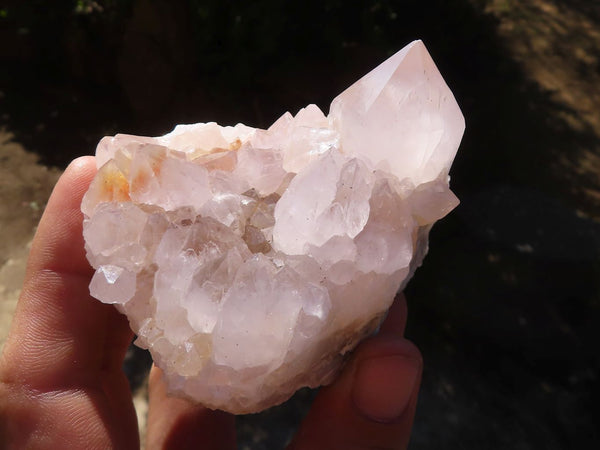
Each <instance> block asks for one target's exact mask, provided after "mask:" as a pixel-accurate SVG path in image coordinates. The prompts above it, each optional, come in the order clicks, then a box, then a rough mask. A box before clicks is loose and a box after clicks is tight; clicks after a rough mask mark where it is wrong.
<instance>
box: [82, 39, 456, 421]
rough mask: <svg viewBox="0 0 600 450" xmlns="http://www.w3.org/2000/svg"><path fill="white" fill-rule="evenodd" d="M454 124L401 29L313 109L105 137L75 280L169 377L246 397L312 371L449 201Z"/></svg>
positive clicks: (329, 370)
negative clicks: (350, 81) (391, 48)
mask: <svg viewBox="0 0 600 450" xmlns="http://www.w3.org/2000/svg"><path fill="white" fill-rule="evenodd" d="M463 130H464V119H463V117H462V115H461V113H460V110H459V108H458V105H457V104H456V101H455V100H454V97H453V96H452V93H451V92H450V90H449V89H448V87H447V86H446V84H445V83H444V81H443V79H442V77H441V75H440V74H439V72H438V71H437V69H436V67H435V65H434V63H433V61H432V60H431V58H430V56H429V54H428V53H427V50H426V49H425V47H424V45H423V44H422V43H421V42H420V41H415V42H413V43H411V44H409V45H408V46H407V47H405V48H404V49H402V50H401V51H400V52H398V53H397V54H395V55H394V56H392V57H391V58H390V59H389V60H387V61H386V62H384V63H383V64H382V65H381V66H379V67H378V68H376V69H375V70H373V71H372V72H371V73H369V74H368V75H366V76H365V77H364V78H362V79H361V80H359V81H358V82H356V83H355V84H354V85H352V86H351V87H350V88H348V89H347V90H346V91H344V92H343V93H342V94H340V95H339V96H338V97H337V98H336V99H335V100H334V101H333V103H332V105H331V110H330V114H329V116H328V117H326V116H325V115H324V114H323V113H322V112H321V111H320V110H319V108H318V107H316V106H315V105H309V106H307V107H306V108H304V109H302V110H300V111H299V112H298V114H296V116H292V115H291V114H289V113H286V114H284V115H283V116H282V117H281V118H280V119H279V120H277V121H276V122H275V123H274V124H273V125H272V126H271V127H270V128H269V129H268V130H260V129H254V128H250V127H247V126H245V125H241V124H240V125H237V126H235V127H221V126H219V125H217V124H215V123H207V124H195V125H178V126H177V127H176V128H175V129H174V130H173V132H171V133H169V134H167V135H165V136H162V137H156V138H149V137H138V136H128V135H116V136H114V137H107V138H104V139H103V140H102V141H100V143H99V144H98V148H97V151H96V158H97V164H98V169H99V170H98V174H97V175H96V178H95V179H94V180H93V182H92V184H91V186H90V189H89V191H88V192H87V193H86V195H85V197H84V200H83V203H82V211H83V213H84V216H85V220H84V237H85V242H86V250H87V255H88V259H89V261H90V263H91V264H92V266H93V267H94V268H95V269H96V273H95V275H94V277H93V279H92V282H91V284H90V292H91V293H92V295H93V296H94V297H96V298H97V299H98V300H100V301H102V302H104V303H110V304H114V305H116V307H117V308H118V309H119V310H120V311H121V312H123V313H124V314H126V315H127V317H128V318H129V321H130V324H131V327H132V329H133V331H134V332H135V333H136V334H137V335H138V339H137V341H136V343H137V344H138V345H139V346H141V347H144V348H148V349H149V350H150V352H151V353H152V356H153V358H154V361H155V362H156V364H157V365H158V366H160V367H161V368H162V369H163V371H164V373H165V377H166V380H167V382H168V385H169V389H170V391H171V393H173V394H176V395H181V396H185V397H188V398H191V399H193V400H195V401H198V402H201V403H203V404H204V405H206V406H208V407H211V408H218V409H223V410H226V411H230V412H233V413H246V412H254V411H259V410H261V409H264V408H267V407H269V406H272V405H275V404H277V403H280V402H282V401H285V400H286V399H287V398H289V397H290V396H291V395H292V394H293V393H294V392H295V391H296V390H297V389H299V388H300V387H303V386H312V387H314V386H318V385H320V384H323V383H327V382H329V381H330V380H331V379H332V377H333V376H334V375H335V373H336V371H337V369H338V368H339V366H340V364H341V363H342V360H343V357H344V354H345V353H346V352H348V351H350V350H351V349H352V348H354V346H355V345H356V344H357V343H358V342H359V341H360V340H361V339H362V338H363V337H364V336H365V335H367V334H369V333H371V332H372V331H373V330H374V329H375V328H376V327H377V325H378V323H379V322H380V320H381V318H382V317H383V316H384V315H385V313H386V311H387V309H388V308H389V306H390V305H391V303H392V301H393V298H394V296H395V294H396V292H397V291H398V289H399V288H402V287H403V286H404V284H405V283H406V282H407V281H408V279H409V278H410V276H411V274H412V273H413V272H414V270H415V268H416V267H417V266H418V265H419V264H420V263H421V261H422V259H423V257H424V255H425V253H426V251H427V236H428V232H429V229H430V228H431V226H432V224H433V223H434V222H435V221H436V220H438V219H440V218H441V217H443V216H444V215H445V214H447V213H448V212H449V211H450V210H451V209H452V208H454V207H455V206H456V205H457V203H458V200H457V199H456V197H455V196H454V195H453V194H452V192H451V191H450V190H449V187H448V171H449V169H450V165H451V163H452V159H453V158H454V155H455V153H456V150H457V148H458V145H459V142H460V139H461V136H462V133H463Z"/></svg>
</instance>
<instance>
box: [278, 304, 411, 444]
mask: <svg viewBox="0 0 600 450" xmlns="http://www.w3.org/2000/svg"><path fill="white" fill-rule="evenodd" d="M405 317H406V315H405V302H404V301H403V298H400V299H398V301H397V302H396V304H395V305H394V306H392V308H391V309H390V313H389V315H388V317H387V319H386V321H385V322H384V323H383V324H382V327H381V330H380V333H379V334H378V335H377V336H375V337H373V338H370V339H368V340H367V341H365V342H363V343H362V344H361V345H359V346H358V347H357V349H356V351H355V353H354V355H353V357H352V359H351V360H350V361H349V362H348V364H347V365H346V367H345V368H344V369H343V371H342V373H341V374H340V376H339V377H338V379H337V380H336V381H335V382H334V383H333V384H331V385H330V386H327V387H325V388H322V389H321V391H320V392H319V394H318V396H317V398H316V399H315V402H314V403H313V406H312V408H311V410H310V412H309V413H308V415H307V417H306V418H305V420H304V422H303V423H302V425H301V428H300V430H299V432H298V434H297V436H296V438H295V439H294V441H293V442H292V444H291V446H290V450H291V449H293V450H301V449H326V448H353V449H361V448H365V449H366V448H390V449H405V448H406V447H407V445H408V441H409V439H410V430H411V427H412V422H413V418H414V414H415V409H416V404H417V396H418V390H419V385H420V381H421V373H422V367H423V363H422V358H421V354H420V352H419V350H418V349H417V348H416V347H415V346H414V345H413V344H412V343H411V342H409V341H407V340H406V339H404V338H403V337H402V334H403V331H404V330H403V329H404V324H405V323H406V319H405Z"/></svg>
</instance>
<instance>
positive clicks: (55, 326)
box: [2, 157, 131, 388]
mask: <svg viewBox="0 0 600 450" xmlns="http://www.w3.org/2000/svg"><path fill="white" fill-rule="evenodd" d="M94 174H95V164H94V158H91V157H87V158H79V159H77V160H75V161H74V162H73V163H71V165H70V166H69V167H68V168H67V170H66V171H65V173H64V174H63V176H62V177H61V179H60V180H59V182H58V183H57V185H56V187H55V189H54V191H53V193H52V196H51V197H50V200H49V202H48V205H47V207H46V211H45V212H44V215H43V217H42V220H41V222H40V225H39V227H38V231H37V233H36V236H35V239H34V242H33V244H32V249H31V254H30V258H29V262H28V268H27V274H26V278H25V283H24V286H23V291H22V293H21V298H20V300H19V304H18V307H17V311H16V313H15V316H14V319H13V325H12V330H11V334H10V337H9V339H8V341H7V343H6V347H5V352H4V360H3V372H2V373H3V376H4V377H10V378H14V379H16V380H18V381H19V382H21V383H24V384H29V385H33V386H36V387H41V388H45V387H48V388H51V387H52V386H51V385H53V384H57V383H60V384H62V385H64V384H66V383H69V381H70V380H72V381H73V382H75V381H76V380H79V379H80V377H81V375H82V373H83V372H93V371H97V370H100V369H102V368H107V367H115V368H120V361H122V357H123V354H124V351H125V349H126V347H127V343H128V341H129V339H130V338H131V334H130V333H131V332H130V331H129V330H128V327H127V324H126V321H125V320H123V318H122V317H119V315H118V313H117V312H116V311H114V310H113V309H112V308H110V307H107V306H105V305H102V304H100V303H99V302H96V301H93V299H92V298H91V297H90V295H89V290H88V284H89V281H90V278H91V276H92V274H93V271H92V269H91V268H90V266H89V264H88V262H87V260H86V258H85V251H84V244H83V237H82V231H81V230H82V225H81V223H82V214H81V212H80V204H81V198H82V196H83V194H84V192H85V190H86V189H87V188H88V186H89V183H90V181H91V180H92V178H93V176H94ZM109 327H110V328H111V330H110V333H109V330H108V328H109Z"/></svg>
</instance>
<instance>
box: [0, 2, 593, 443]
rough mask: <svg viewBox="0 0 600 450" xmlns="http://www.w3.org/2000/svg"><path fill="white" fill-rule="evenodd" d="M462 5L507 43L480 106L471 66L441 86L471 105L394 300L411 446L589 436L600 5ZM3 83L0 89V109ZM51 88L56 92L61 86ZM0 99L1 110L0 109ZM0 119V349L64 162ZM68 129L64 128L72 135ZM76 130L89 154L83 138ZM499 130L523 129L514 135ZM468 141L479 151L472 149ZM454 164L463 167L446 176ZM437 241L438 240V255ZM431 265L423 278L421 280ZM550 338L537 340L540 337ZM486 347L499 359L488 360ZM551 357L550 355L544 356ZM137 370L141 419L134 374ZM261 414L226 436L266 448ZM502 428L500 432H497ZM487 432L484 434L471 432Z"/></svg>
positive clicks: (589, 439) (47, 124)
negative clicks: (409, 391)
mask: <svg viewBox="0 0 600 450" xmlns="http://www.w3.org/2000/svg"><path fill="white" fill-rule="evenodd" d="M471 4H472V5H474V6H473V8H475V9H476V10H477V11H478V14H482V16H481V17H483V18H484V19H485V20H486V21H488V22H489V23H491V24H493V26H492V28H493V30H494V31H493V38H494V39H497V42H498V43H499V44H498V46H499V48H501V49H502V52H506V54H507V55H508V56H507V58H506V60H503V64H505V65H509V66H510V69H505V68H503V67H504V66H502V67H500V66H499V67H498V68H496V67H494V68H493V69H489V70H496V69H497V70H498V71H499V72H498V73H500V74H501V75H498V77H497V79H495V80H493V83H495V84H493V85H494V86H498V89H499V91H500V92H499V93H496V94H497V95H498V96H497V97H496V98H494V97H493V96H492V97H490V100H489V101H485V102H484V101H481V103H482V104H483V103H485V104H486V106H485V107H484V106H482V107H478V106H477V105H479V104H480V103H477V102H479V101H480V100H478V97H481V95H480V91H479V89H480V86H481V81H480V80H478V79H476V78H474V79H473V81H472V82H470V84H469V83H467V82H465V84H464V85H462V86H459V88H458V89H457V97H458V98H459V100H460V99H461V98H464V99H465V101H464V104H463V106H464V108H465V111H466V112H467V111H469V110H473V111H478V112H481V114H478V115H475V116H469V115H467V134H466V136H465V140H464V146H465V148H466V149H467V152H466V153H465V154H467V153H468V155H467V156H465V157H461V156H460V153H459V157H458V158H457V168H456V171H455V173H454V178H453V181H455V182H456V186H457V191H458V193H459V197H461V199H462V201H463V204H462V206H461V207H460V208H459V209H458V210H457V211H456V212H455V213H453V215H452V216H451V217H450V218H449V219H448V221H447V223H446V224H445V225H440V226H439V229H438V231H437V232H436V234H434V235H433V236H432V253H431V254H430V256H429V257H428V259H426V261H425V265H424V268H423V269H420V270H421V271H422V272H421V274H420V273H419V272H418V273H417V276H416V278H415V280H414V283H412V284H411V286H409V294H410V295H411V296H414V297H417V298H422V299H424V300H423V301H422V302H421V303H417V302H415V303H414V304H411V305H410V306H411V307H412V309H411V314H412V316H411V320H413V322H412V325H411V323H409V335H410V336H411V338H412V339H414V340H415V341H417V342H418V343H419V344H420V345H421V346H422V348H423V349H424V353H425V356H426V369H427V366H428V364H429V371H427V370H426V374H425V380H424V384H423V386H424V387H423V393H422V400H421V405H420V407H419V413H418V416H417V420H416V425H415V435H414V439H413V448H423V449H425V448H451V449H455V448H494V449H496V448H522V449H529V448H532V449H533V448H553V449H554V448H557V449H558V448H574V447H573V445H574V444H577V443H579V444H581V445H579V448H591V447H592V446H591V445H590V444H591V443H598V442H599V441H600V439H599V436H598V434H597V432H594V431H593V420H592V418H593V416H595V415H597V413H598V410H597V406H595V405H594V401H593V399H594V398H595V399H598V397H597V396H598V391H597V387H596V388H593V387H592V386H594V385H595V384H596V383H597V378H598V375H599V367H598V364H599V360H598V356H597V350H596V347H595V346H592V345H591V343H590V340H593V339H596V338H598V337H599V336H598V331H597V323H595V322H594V321H595V320H596V319H597V318H598V317H599V309H600V308H599V304H600V303H599V302H600V297H598V292H600V287H599V285H598V273H600V272H599V267H598V265H599V263H598V261H599V259H598V255H599V253H600V251H599V249H600V232H599V229H600V228H599V224H600V88H599V86H600V6H599V5H598V3H597V2H592V1H586V0H579V1H577V0H574V1H570V2H559V1H554V0H532V1H521V0H488V1H485V0H479V1H477V0H473V1H471ZM481 45H483V44H481ZM494 48H496V47H494ZM466 61H467V59H463V60H459V61H457V62H456V63H455V64H466ZM492 65H493V64H492ZM485 70H487V69H481V73H483V75H481V76H482V77H484V76H486V74H485V73H486V72H485ZM516 71H518V72H519V74H521V75H522V76H523V78H524V80H521V79H519V82H518V83H516V82H515V81H514V80H513V79H512V78H511V76H512V75H510V76H505V74H507V73H508V74H513V73H516ZM521 75H519V76H521ZM503 86H504V87H503ZM469 89H471V90H472V92H473V93H472V94H469ZM503 89H504V91H503ZM481 90H482V91H483V87H481ZM486 92H488V91H486ZM540 93H542V94H543V100H540V98H542V94H540ZM6 94H7V92H3V91H2V90H0V108H2V103H1V102H2V99H3V98H4V97H5V96H6ZM57 95H59V96H60V98H61V99H65V98H67V96H65V95H63V93H62V91H61V92H60V93H59V94H57ZM513 97H514V99H513ZM507 98H508V100H507ZM61 101H62V100H61ZM64 102H67V100H64ZM511 102H512V103H511ZM99 104H101V101H100V100H99ZM474 105H475V106H474ZM507 105H508V106H507ZM514 105H520V106H519V108H522V109H527V111H528V112H527V114H525V113H524V112H523V111H518V109H519V108H517V109H512V110H511V109H510V108H513V107H514ZM548 105H551V106H548ZM99 108H100V107H99ZM478 108H479V109H478ZM488 108H489V109H488ZM50 109H51V110H52V111H50V110H49V111H50V112H49V113H48V114H49V115H50V116H52V117H54V116H53V115H52V114H54V112H53V111H54V110H53V109H52V108H50ZM255 109H259V108H258V107H257V108H255ZM505 109H506V111H504V110H505ZM489 111H493V112H490V114H491V117H498V118H499V119H498V123H499V126H498V127H492V126H491V125H489V123H488V124H486V123H483V119H489V117H486V114H487V113H488V112H489ZM548 111H551V113H549V112H548ZM0 114H3V115H4V116H7V115H8V112H6V111H3V110H1V109H0ZM98 114H101V112H99V113H98ZM521 114H522V115H521ZM495 115H497V116H495ZM4 116H3V117H4ZM258 116H261V113H260V109H259V113H258ZM267 116H268V115H267ZM48 117H49V116H48ZM48 117H45V118H40V119H39V121H38V122H39V123H38V124H36V123H35V120H32V122H31V124H30V126H29V128H30V131H31V133H33V134H34V133H35V132H37V131H39V132H42V131H44V130H45V131H47V130H50V131H51V132H52V133H53V134H52V136H54V135H63V134H64V135H68V133H69V131H68V129H62V128H60V127H58V126H53V125H52V124H53V122H52V120H53V119H51V118H48ZM36 120H37V119H36ZM2 126H3V128H1V129H0V236H1V237H0V349H1V347H2V345H3V343H4V340H5V339H6V336H7V333H8V329H9V326H10V321H11V318H12V314H13V311H14V307H15V305H16V302H17V299H18V296H19V292H20V288H21V284H22V280H23V275H24V269H25V264H26V259H27V254H28V249H29V244H30V242H31V240H32V237H33V234H34V232H35V229H36V225H37V223H38V221H39V219H40V217H41V214H42V212H43V210H44V207H45V205H46V202H47V199H48V196H49V194H50V192H51V190H52V187H53V185H54V184H55V182H56V180H57V179H58V177H59V176H60V173H61V169H60V168H58V167H55V166H53V165H52V164H57V165H64V164H62V160H60V159H56V160H52V158H48V154H47V153H44V154H43V155H42V152H40V151H38V148H37V147H36V145H34V144H33V143H32V142H35V141H32V140H31V139H29V138H28V134H27V133H24V132H23V129H22V128H21V129H17V127H16V126H15V127H14V129H11V121H10V120H6V121H4V125H2ZM36 127H41V128H40V129H39V130H37V129H36ZM105 128H106V129H107V130H108V131H111V132H112V131H113V130H112V128H111V126H106V127H105ZM36 130H37V131H36ZM482 130H483V131H482ZM96 132H97V130H96V129H95V130H94V133H96ZM516 133H519V134H518V136H517V135H516ZM89 134H93V133H89ZM93 135H94V136H96V135H95V134H93ZM77 136H78V135H76V136H75V137H76V138H77V139H79V140H78V141H77V142H79V143H81V142H84V141H82V139H80V138H79V137H77ZM61 139H62V138H61ZM68 139H69V137H68V136H66V137H65V138H64V139H63V140H68ZM86 139H88V141H87V142H88V144H89V147H90V148H88V149H87V150H89V151H87V153H90V151H91V148H93V142H92V141H90V140H89V138H88V137H86ZM514 140H520V142H524V144H519V145H520V146H519V145H516V146H515V145H513V142H514ZM52 142H54V141H52ZM60 142H62V141H60ZM480 143H484V144H485V143H488V144H489V145H490V147H491V148H492V149H493V146H494V145H496V143H498V144H497V145H498V148H500V149H501V150H502V151H497V152H496V153H494V154H493V155H491V150H490V155H491V156H490V155H488V156H485V160H484V157H483V156H477V155H475V156H469V155H472V154H473V152H471V153H469V149H472V148H474V147H477V146H479V147H481V144H480ZM531 145H534V146H540V147H544V155H545V156H543V157H539V158H540V159H539V160H538V159H536V158H538V157H537V156H536V157H535V158H534V157H528V158H530V159H528V160H527V161H528V162H527V164H524V163H523V164H521V163H518V162H510V161H508V162H507V161H506V159H507V158H509V157H510V158H519V157H520V156H521V154H522V153H523V149H524V148H527V147H528V146H531ZM29 146H31V147H32V148H29ZM513 147H514V149H512V150H511V148H513ZM504 149H506V151H504ZM546 150H547V151H546ZM477 151H478V152H481V153H484V152H486V148H478V149H477ZM82 153H85V152H82ZM67 154H68V152H67ZM540 154H541V152H540ZM42 156H43V161H44V162H43V163H42V162H40V158H41V157H42ZM523 157H524V158H525V156H523ZM468 158H470V159H468ZM467 159H468V161H469V162H468V165H467V162H465V161H467ZM57 161H60V162H57ZM503 165H504V166H503ZM513 166H514V170H513V171H512V172H511V178H506V179H504V178H502V179H501V178H498V177H497V176H496V175H495V172H494V170H495V168H497V167H513ZM473 167H481V170H482V172H483V171H487V172H486V174H485V177H487V178H485V180H484V178H483V177H484V175H477V174H473V171H472V169H473ZM488 169H489V170H488ZM538 169H539V170H538ZM511 170H512V169H511ZM534 172H536V174H535V175H530V174H532V173H534ZM538 172H539V173H538ZM461 174H462V175H464V177H463V180H464V179H465V178H468V182H465V181H461V177H460V175H461ZM529 176H535V177H538V178H539V180H538V178H536V183H535V184H533V183H531V184H528V182H527V181H524V180H527V179H528V178H527V177H529ZM494 177H497V179H496V178H494ZM490 180H491V181H490ZM538 181H539V182H538ZM461 194H463V195H461ZM436 246H437V247H436ZM436 248H437V249H439V250H436ZM444 252H447V253H444ZM448 254H451V255H453V256H452V263H448V258H449V257H448V256H447V255H448ZM482 267H486V268H489V272H486V271H485V270H488V269H485V270H484V269H482ZM432 278H433V279H435V280H436V283H437V284H435V285H434V286H432V283H429V282H428V281H427V280H430V279H432ZM478 278H479V281H475V282H474V281H473V279H476V280H477V279H478ZM478 283H479V284H478ZM484 284H485V286H483V285H484ZM454 287H456V289H454ZM459 292H460V294H459ZM486 296H487V297H486ZM486 298H487V300H486ZM409 300H410V298H409ZM445 302H447V303H445ZM446 304H451V305H452V308H451V307H449V306H445V305H446ZM499 304H502V305H503V306H502V308H503V309H502V310H500V309H499V308H500V307H499V306H498V305H499ZM496 308H498V309H496ZM426 321H428V322H427V323H432V324H434V325H432V327H433V326H435V327H438V328H439V331H438V332H437V334H436V333H429V332H424V331H422V330H420V329H419V327H418V324H419V323H426ZM460 327H462V329H459V328H460ZM550 347H552V349H553V352H550V351H549V350H544V349H548V348H550ZM465 348H466V350H465ZM436 349H437V350H436ZM439 349H442V350H439ZM573 349H575V350H573ZM436 351H438V353H436ZM492 352H495V354H496V355H499V358H500V360H499V361H498V359H494V360H492V359H490V357H489V355H490V354H491V353H492ZM546 352H547V353H546ZM428 355H429V358H428ZM557 364H559V365H560V364H564V365H565V366H566V367H562V368H560V370H558V369H556V365H557ZM451 367H454V368H453V369H451ZM515 380H519V381H515ZM137 385H138V386H141V388H140V389H139V390H138V396H137V398H136V402H137V405H136V406H137V408H138V412H139V418H140V422H141V424H142V427H143V423H144V415H145V411H146V408H147V405H146V403H145V397H144V395H145V391H144V387H143V386H144V383H143V381H139V382H138V383H137ZM310 396H311V394H307V393H301V394H299V397H297V398H295V399H294V400H293V402H296V403H294V405H299V406H297V407H294V408H295V409H294V411H295V412H294V413H290V412H289V410H285V411H284V410H277V411H283V412H282V413H281V414H283V415H285V414H287V415H290V414H291V415H292V416H293V417H292V418H290V419H289V422H294V421H297V420H298V417H299V416H301V413H302V411H304V409H305V408H306V402H308V401H309V400H310ZM523 405H526V406H523ZM286 411H287V412H286ZM269 414H270V415H269ZM276 414H279V413H278V412H267V413H265V415H262V416H260V415H259V416H251V417H248V418H242V419H241V420H240V422H239V424H238V429H239V431H240V432H241V433H242V435H244V436H246V438H245V439H246V441H245V442H248V443H247V444H243V443H242V444H241V446H242V448H256V449H262V448H275V447H273V442H285V440H286V439H287V436H288V435H289V433H288V432H287V431H286V432H284V431H280V432H279V434H278V435H277V436H275V437H273V436H274V434H273V433H272V432H270V431H269V427H268V425H265V424H266V423H268V422H269V421H270V420H272V418H273V417H274V415H276ZM286 420H287V419H286ZM482 420H485V424H483V425H482V423H481V421H482ZM286 423H287V422H286ZM507 427H509V428H510V430H509V431H508V432H504V431H502V430H506V429H507ZM275 434H277V433H275ZM434 436H437V437H435V438H434ZM488 436H492V437H493V438H494V439H496V443H495V444H491V443H489V440H493V439H491V438H490V439H489V440H487V441H486V439H487V437H488ZM499 436H501V437H499ZM436 439H438V440H436ZM243 442H244V441H243ZM440 442H444V443H445V444H444V447H442V446H439V444H440ZM482 442H487V444H485V445H482Z"/></svg>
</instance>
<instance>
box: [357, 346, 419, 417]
mask: <svg viewBox="0 0 600 450" xmlns="http://www.w3.org/2000/svg"><path fill="white" fill-rule="evenodd" d="M420 366H421V365H420V362H419V361H417V360H415V359H411V358H406V357H404V356H400V355H396V356H386V357H379V358H370V359H366V360H363V361H361V362H360V363H359V365H358V367H357V369H356V373H355V375H354V384H353V386H352V397H353V400H354V404H355V405H356V407H357V408H358V410H359V411H360V413H361V414H362V415H364V416H366V417H367V418H369V419H371V420H374V421H377V422H392V421H394V420H396V419H397V418H398V417H400V415H402V413H403V412H404V410H405V409H406V407H407V405H408V402H409V400H410V397H411V395H412V393H413V390H414V389H415V385H416V384H417V379H418V376H419V372H420V370H421V367H420Z"/></svg>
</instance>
